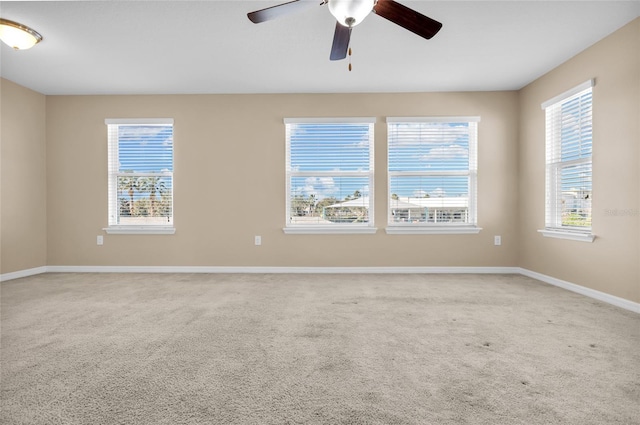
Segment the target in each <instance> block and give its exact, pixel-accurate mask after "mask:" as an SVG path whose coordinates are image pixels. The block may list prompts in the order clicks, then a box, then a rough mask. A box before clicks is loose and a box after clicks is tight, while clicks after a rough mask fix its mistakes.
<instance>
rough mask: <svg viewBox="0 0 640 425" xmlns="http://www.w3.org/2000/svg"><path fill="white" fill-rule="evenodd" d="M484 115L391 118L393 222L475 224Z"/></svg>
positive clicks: (390, 214)
mask: <svg viewBox="0 0 640 425" xmlns="http://www.w3.org/2000/svg"><path fill="white" fill-rule="evenodd" d="M479 121H480V118H479V117H419V118H393V117H389V118H387V134H388V136H387V137H388V149H389V156H388V165H389V186H388V187H389V193H388V202H389V204H388V206H389V207H388V223H389V226H391V227H393V226H407V227H415V228H417V227H431V228H434V227H455V226H475V225H476V224H477V214H476V210H477V208H476V202H477V201H476V198H477V195H476V192H477V189H476V188H477V163H478V161H477V123H478V122H479Z"/></svg>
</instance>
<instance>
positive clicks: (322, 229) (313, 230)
mask: <svg viewBox="0 0 640 425" xmlns="http://www.w3.org/2000/svg"><path fill="white" fill-rule="evenodd" d="M282 230H283V231H284V233H286V234H293V235H336V234H337V235H349V234H368V235H371V234H374V233H376V232H377V231H378V229H377V228H376V227H368V226H366V227H365V226H304V227H302V226H296V227H285V228H283V229H282Z"/></svg>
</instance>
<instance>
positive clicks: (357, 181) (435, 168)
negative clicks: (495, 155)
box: [289, 122, 470, 200]
mask: <svg viewBox="0 0 640 425" xmlns="http://www.w3.org/2000/svg"><path fill="white" fill-rule="evenodd" d="M370 132H373V125H372V124H293V125H291V129H290V133H289V134H290V149H289V158H290V161H291V172H292V177H291V192H292V194H293V195H304V196H309V195H314V196H315V197H316V199H323V198H326V197H334V198H337V199H339V200H342V199H344V198H345V197H346V196H348V195H352V194H353V193H354V192H355V191H358V192H360V193H361V194H362V195H363V196H366V195H368V194H369V190H370V184H369V174H370V173H369V170H371V169H372V167H373V155H374V152H373V151H372V147H371V143H370V140H371V141H372V140H373V137H372V135H371V134H370ZM389 134H390V136H391V140H390V142H389V152H388V158H389V170H390V172H391V173H390V181H389V184H390V188H391V193H393V194H396V195H398V196H400V197H424V196H425V195H428V196H432V197H434V196H464V195H466V194H467V193H468V191H469V178H468V176H467V175H464V174H465V173H467V171H468V169H469V152H470V151H469V124H468V123H446V122H444V123H443V122H437V123H393V124H391V128H390V129H389ZM336 152H339V153H338V154H336ZM446 171H452V172H457V173H462V174H463V175H458V176H443V175H441V174H442V172H446ZM358 172H360V174H361V175H359V176H358V175H353V176H352V175H348V174H349V173H358ZM401 172H411V173H413V174H415V173H425V174H427V175H423V176H415V175H412V176H408V175H402V173H401ZM429 174H430V175H429Z"/></svg>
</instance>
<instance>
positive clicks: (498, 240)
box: [493, 236, 502, 246]
mask: <svg viewBox="0 0 640 425" xmlns="http://www.w3.org/2000/svg"><path fill="white" fill-rule="evenodd" d="M493 244H494V245H496V246H497V245H502V238H501V237H500V236H494V237H493Z"/></svg>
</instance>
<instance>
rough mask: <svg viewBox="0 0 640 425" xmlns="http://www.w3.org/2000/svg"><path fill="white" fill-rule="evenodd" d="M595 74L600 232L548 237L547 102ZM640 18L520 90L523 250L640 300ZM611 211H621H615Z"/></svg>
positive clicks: (536, 267) (540, 265)
mask: <svg viewBox="0 0 640 425" xmlns="http://www.w3.org/2000/svg"><path fill="white" fill-rule="evenodd" d="M590 78H595V80H596V85H595V87H594V89H593V102H594V106H593V152H594V157H593V204H592V207H593V232H594V234H595V235H596V240H595V241H594V242H593V243H583V242H575V241H568V240H560V239H551V238H545V237H543V236H542V235H540V234H538V233H537V230H538V229H542V228H543V227H544V195H545V187H544V185H545V176H544V172H545V169H544V160H545V159H544V155H545V152H544V137H545V136H544V112H543V111H542V109H541V107H540V104H541V103H542V102H543V101H545V100H547V99H550V98H552V97H554V96H556V95H558V94H560V93H562V92H564V91H566V90H568V89H570V88H572V87H574V86H576V85H578V84H580V83H582V82H584V81H586V80H588V79H590ZM639 122H640V19H636V20H635V21H633V22H632V23H630V24H628V25H627V26H625V27H623V28H622V29H620V30H619V31H617V32H615V33H614V34H612V35H611V36H609V37H607V38H605V39H604V40H602V41H600V42H599V43H597V44H595V45H594V46H592V47H590V48H589V49H587V50H585V51H584V52H582V53H581V54H579V55H577V56H576V57H574V58H572V59H571V60H569V61H567V62H566V63H564V64H563V65H562V66H560V67H558V68H556V69H555V70H553V71H552V72H550V73H548V74H547V75H545V76H543V77H542V78H540V79H538V80H536V81H535V82H533V83H532V84H530V85H528V86H527V87H525V88H524V89H522V90H521V91H520V152H519V176H520V185H519V189H518V192H519V193H520V208H519V210H520V224H519V228H520V235H519V239H520V256H519V265H520V266H521V267H524V268H526V269H529V270H533V271H536V272H539V273H543V274H546V275H549V276H553V277H555V278H558V279H563V280H567V281H569V282H574V283H578V284H580V285H582V286H586V287H588V288H592V289H595V290H598V291H602V292H606V293H609V294H612V295H616V296H619V297H623V298H626V299H630V300H632V301H636V302H638V301H640V269H639V263H640V248H639V246H638V245H639V243H640V224H639V223H640V212H639V211H640V203H639V199H640V197H639V187H640V174H639V171H638V170H639V169H640V161H639V158H640V152H639V145H640V124H639ZM611 211H614V213H612V212H611Z"/></svg>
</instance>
